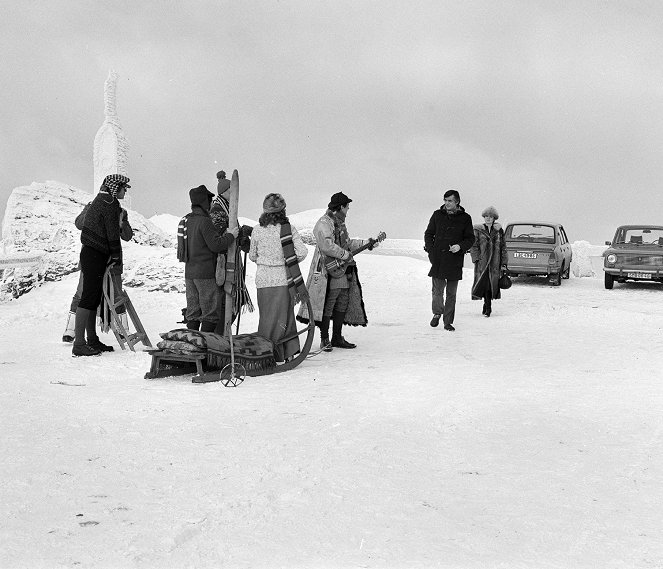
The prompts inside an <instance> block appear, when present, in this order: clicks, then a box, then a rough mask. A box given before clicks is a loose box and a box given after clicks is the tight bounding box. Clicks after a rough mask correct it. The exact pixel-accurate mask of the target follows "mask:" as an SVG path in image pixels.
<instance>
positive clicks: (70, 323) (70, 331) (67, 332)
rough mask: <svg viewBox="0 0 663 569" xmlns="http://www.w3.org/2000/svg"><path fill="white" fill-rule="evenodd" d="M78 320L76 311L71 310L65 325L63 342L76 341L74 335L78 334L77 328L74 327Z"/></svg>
mask: <svg viewBox="0 0 663 569" xmlns="http://www.w3.org/2000/svg"><path fill="white" fill-rule="evenodd" d="M75 322H76V313H75V312H71V311H70V312H69V314H68V315H67V325H66V326H65V329H64V334H62V341H63V342H70V343H71V342H73V341H74V336H75V335H76V330H75V328H74V326H75Z"/></svg>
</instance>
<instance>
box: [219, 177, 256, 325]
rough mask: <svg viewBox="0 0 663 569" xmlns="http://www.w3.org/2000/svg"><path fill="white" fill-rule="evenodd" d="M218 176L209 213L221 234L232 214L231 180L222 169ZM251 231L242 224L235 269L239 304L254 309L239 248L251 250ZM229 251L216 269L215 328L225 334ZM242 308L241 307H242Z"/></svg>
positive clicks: (222, 257)
mask: <svg viewBox="0 0 663 569" xmlns="http://www.w3.org/2000/svg"><path fill="white" fill-rule="evenodd" d="M216 178H217V180H218V182H217V185H216V190H217V196H216V197H215V198H214V199H213V200H212V205H211V206H210V210H209V214H210V217H211V218H212V223H213V224H214V227H215V228H216V230H217V231H218V232H219V234H220V235H223V234H224V233H225V232H226V230H227V229H228V225H229V223H230V219H229V214H230V202H229V200H228V190H229V189H230V180H228V179H227V178H226V173H225V172H224V171H223V170H221V171H220V172H217V174H216ZM251 231H252V228H251V227H249V226H248V225H242V227H240V229H239V234H238V236H237V247H238V251H236V256H235V270H236V274H237V277H238V279H239V282H238V291H239V294H240V298H239V306H240V307H244V306H246V307H247V308H248V309H249V311H253V304H252V303H251V297H250V296H249V291H248V289H247V287H246V283H245V282H244V277H245V272H246V270H245V268H244V266H243V263H242V261H241V259H240V256H239V250H241V251H244V252H245V253H248V252H249V246H250V244H251V239H250V238H251ZM227 261H228V259H227V252H226V251H223V252H222V253H219V254H218V257H217V269H216V284H217V285H218V287H219V303H218V310H219V318H218V321H217V325H216V329H215V330H214V331H215V332H216V333H217V334H225V333H226V331H225V330H224V329H223V326H224V320H225V317H226V291H225V289H224V283H225V277H226V275H225V270H226V263H227ZM240 310H241V308H240ZM235 316H236V311H233V319H234V318H235Z"/></svg>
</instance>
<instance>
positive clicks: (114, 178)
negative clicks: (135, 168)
mask: <svg viewBox="0 0 663 569" xmlns="http://www.w3.org/2000/svg"><path fill="white" fill-rule="evenodd" d="M102 185H103V186H105V187H106V189H107V190H108V193H109V194H110V195H111V196H113V197H115V196H116V195H117V192H118V191H119V190H120V188H122V187H124V188H127V189H128V188H130V187H131V186H130V185H129V178H127V177H126V176H123V175H122V174H108V176H106V177H105V178H104V181H103V184H102Z"/></svg>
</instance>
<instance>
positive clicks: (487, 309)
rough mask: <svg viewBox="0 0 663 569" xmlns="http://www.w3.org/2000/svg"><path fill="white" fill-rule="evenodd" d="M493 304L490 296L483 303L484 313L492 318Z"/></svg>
mask: <svg viewBox="0 0 663 569" xmlns="http://www.w3.org/2000/svg"><path fill="white" fill-rule="evenodd" d="M491 304H492V303H491V299H490V297H486V298H485V300H484V303H483V315H484V316H485V317H486V318H490V313H491V312H492V311H493V310H492V306H491Z"/></svg>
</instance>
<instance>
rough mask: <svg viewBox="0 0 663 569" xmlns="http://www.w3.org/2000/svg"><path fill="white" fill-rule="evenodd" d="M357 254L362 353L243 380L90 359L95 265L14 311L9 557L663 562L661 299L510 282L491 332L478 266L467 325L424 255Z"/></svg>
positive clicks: (24, 561) (4, 316) (168, 312)
mask: <svg viewBox="0 0 663 569" xmlns="http://www.w3.org/2000/svg"><path fill="white" fill-rule="evenodd" d="M135 250H136V249H132V250H131V253H132V254H134V251H135ZM127 254H129V252H128V253H127ZM309 259H310V256H309ZM358 262H359V269H360V276H361V279H362V284H363V289H364V293H365V300H366V307H367V311H368V316H369V326H368V327H367V328H363V329H348V330H347V331H346V336H347V337H348V339H349V340H351V341H353V342H357V343H358V348H357V349H356V350H353V351H342V350H335V351H334V352H332V353H330V354H320V355H318V356H316V357H314V358H312V359H309V360H307V361H306V362H304V363H303V364H302V365H301V366H299V367H298V368H297V369H295V370H293V371H292V372H289V373H286V374H278V375H274V376H271V377H261V378H247V380H246V381H245V382H244V383H243V384H242V385H241V386H239V387H237V388H234V389H233V388H224V387H223V386H222V385H221V384H219V383H215V384H207V385H194V384H191V383H190V381H189V379H188V378H186V377H177V378H168V379H157V380H145V379H143V376H144V374H145V372H146V371H147V370H148V369H149V363H150V361H149V357H148V355H147V354H144V353H140V352H138V353H132V352H129V351H124V352H123V351H116V352H115V353H112V354H107V355H103V356H101V357H98V358H88V359H82V358H79V359H74V358H72V357H71V347H70V345H67V344H63V343H62V342H61V341H60V337H61V335H62V331H63V330H62V329H63V326H64V320H65V315H66V312H67V308H68V304H69V300H70V298H71V295H72V294H73V292H74V289H75V288H76V280H77V278H78V275H77V274H72V275H69V276H67V277H65V278H64V279H63V280H62V281H59V282H52V283H46V284H45V285H43V286H42V287H41V288H39V289H37V290H35V291H32V292H30V293H29V294H26V295H24V296H22V297H20V298H18V299H17V300H15V301H12V302H9V303H5V304H3V305H1V306H0V346H1V348H0V350H1V352H0V353H1V355H0V373H1V374H2V381H1V382H0V399H1V400H2V413H1V414H0V430H1V432H2V453H0V481H1V487H0V488H1V490H0V503H1V504H2V510H3V514H2V516H0V544H2V546H1V547H0V567H2V568H18V567H29V568H31V569H35V568H42V567H43V568H52V567H67V568H88V567H89V568H93V567H94V568H117V567H130V568H134V567H135V568H152V567H159V568H185V567H192V568H193V567H195V568H218V567H233V568H257V567H270V568H271V567H325V568H327V567H416V568H418V567H472V568H475V567H480V568H484V567H490V568H498V567H500V568H530V567H531V568H547V567H560V568H585V567H587V568H589V567H592V568H594V567H596V568H616V567H629V568H631V567H643V568H645V567H646V568H652V567H663V541H662V540H661V535H662V531H663V516H662V515H661V511H660V510H661V508H660V502H661V498H663V456H662V455H661V452H660V449H661V442H662V441H661V437H662V430H663V414H662V413H661V409H662V408H663V397H662V396H661V392H662V390H661V369H662V368H663V351H662V350H661V327H662V324H661V323H662V322H663V303H661V298H662V297H661V295H663V290H661V287H660V286H659V285H654V284H628V285H616V286H615V289H614V290H612V291H606V290H605V289H604V288H603V282H602V279H600V278H571V279H570V280H568V281H563V283H562V286H561V287H559V288H553V287H551V286H549V285H548V284H546V283H545V282H544V281H543V280H540V279H535V278H523V279H515V282H514V286H513V287H512V288H511V289H510V290H508V291H506V292H505V293H504V298H503V299H502V300H500V301H496V302H495V303H494V313H493V316H492V317H491V318H490V319H486V318H484V317H482V316H481V303H480V302H476V301H475V302H473V301H471V300H470V298H469V296H470V295H469V289H470V284H471V273H470V271H469V270H466V271H465V278H464V280H463V281H462V283H461V286H460V288H459V293H458V294H459V299H458V300H459V302H458V306H457V312H456V325H457V331H456V332H455V333H448V332H445V331H444V330H442V328H441V327H440V328H437V329H433V328H431V327H430V326H429V325H428V322H429V320H430V317H431V314H430V290H429V289H430V282H429V279H428V277H427V276H426V274H427V271H428V263H427V262H423V261H422V260H418V259H415V258H412V257H399V256H393V255H392V256H385V255H377V254H374V253H365V254H362V255H361V257H358ZM307 270H308V265H307V263H305V266H304V267H303V272H304V274H306V271H307ZM254 271H255V266H254V265H252V264H250V265H249V270H248V274H249V276H248V281H249V283H250V284H252V283H253V275H254ZM128 292H129V294H130V296H131V298H132V300H133V303H134V305H135V306H136V308H137V310H138V313H139V314H140V316H141V318H142V321H143V324H144V325H145V327H146V329H147V331H148V332H149V335H150V338H151V340H152V342H153V343H156V341H157V340H158V339H159V338H158V333H159V332H162V331H166V330H169V329H172V328H175V327H177V326H178V325H177V324H176V321H177V320H179V319H180V318H179V317H180V308H181V307H182V306H184V303H185V302H184V295H183V294H181V293H175V292H171V293H165V292H149V291H148V290H146V288H145V287H142V288H135V289H128ZM254 298H255V297H254ZM242 320H243V322H242V324H243V325H242V329H243V330H244V331H253V330H255V329H256V328H257V314H255V313H254V314H251V315H244V316H243V318H242ZM102 339H106V341H108V342H109V343H113V344H115V342H114V339H113V338H112V337H110V336H106V337H102ZM316 344H317V336H316ZM116 348H117V346H116Z"/></svg>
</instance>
